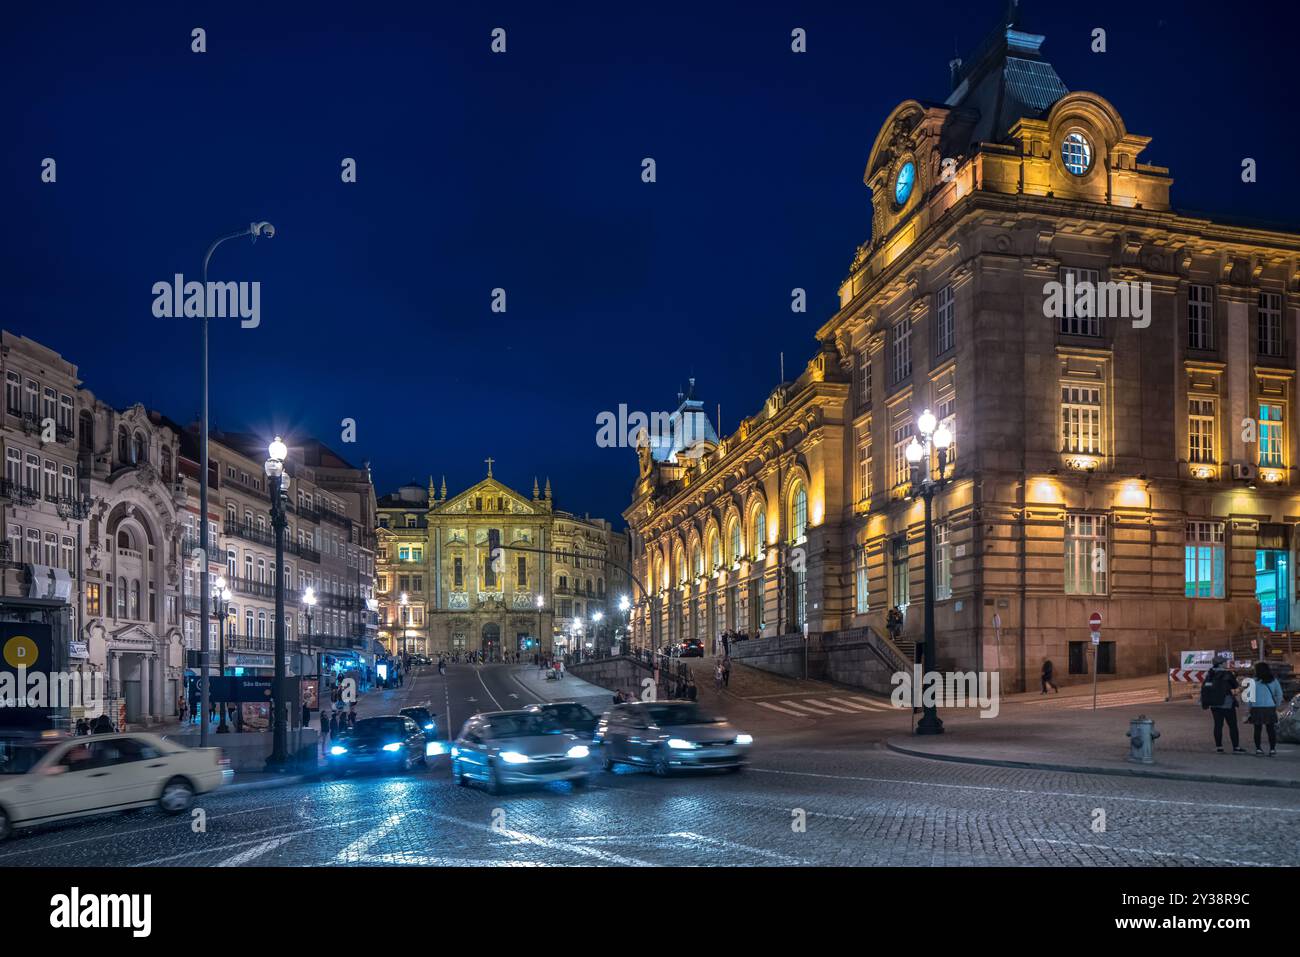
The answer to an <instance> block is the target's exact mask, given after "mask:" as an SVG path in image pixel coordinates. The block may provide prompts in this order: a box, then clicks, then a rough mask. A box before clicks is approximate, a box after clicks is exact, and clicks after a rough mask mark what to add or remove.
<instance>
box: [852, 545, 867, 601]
mask: <svg viewBox="0 0 1300 957" xmlns="http://www.w3.org/2000/svg"><path fill="white" fill-rule="evenodd" d="M869 587H870V580H869V578H868V569H867V547H866V546H865V545H860V546H859V547H858V554H857V557H856V559H855V560H854V563H853V596H854V600H855V602H856V606H855V607H856V609H857V613H858V614H859V615H865V614H866V613H867V612H869V611H870V610H871V596H870V594H869V591H868V589H869Z"/></svg>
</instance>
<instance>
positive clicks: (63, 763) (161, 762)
mask: <svg viewBox="0 0 1300 957" xmlns="http://www.w3.org/2000/svg"><path fill="white" fill-rule="evenodd" d="M231 777H233V772H232V771H231V770H230V764H229V762H228V761H226V760H225V759H224V757H223V756H222V753H221V749H220V748H184V747H181V746H180V745H178V744H175V743H173V742H171V741H166V740H164V739H163V738H160V737H158V736H157V735H153V734H142V733H130V734H96V735H93V736H91V737H76V738H69V737H63V736H59V737H37V738H13V737H10V738H3V739H0V840H3V839H4V838H6V837H8V836H9V835H10V834H11V833H12V832H13V830H14V828H16V827H27V826H30V825H34V824H44V823H46V822H49V821H63V820H68V819H70V818H78V817H88V816H90V815H93V814H104V813H106V812H110V811H129V810H133V809H135V808H142V807H149V806H150V805H157V806H158V807H159V808H161V809H162V810H163V811H164V812H165V813H167V814H181V813H183V812H185V811H187V810H189V808H190V806H191V805H192V804H193V803H194V796H195V795H196V794H205V793H207V792H209V791H214V790H216V789H217V788H219V787H221V786H222V785H223V784H224V783H226V781H228V780H229V779H230V778H231Z"/></svg>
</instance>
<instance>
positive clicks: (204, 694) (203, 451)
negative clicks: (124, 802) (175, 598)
mask: <svg viewBox="0 0 1300 957" xmlns="http://www.w3.org/2000/svg"><path fill="white" fill-rule="evenodd" d="M274 235H275V227H274V226H272V225H271V224H270V223H267V222H260V223H249V224H248V226H246V227H245V228H244V229H240V230H237V231H235V232H233V233H229V234H227V235H225V236H219V237H218V238H216V239H214V240H213V241H212V245H211V246H209V247H208V251H207V252H206V253H205V254H204V255H203V315H202V316H200V317H199V329H200V335H201V337H202V341H203V348H202V353H203V372H202V375H201V376H200V378H201V380H202V383H203V406H202V408H203V411H202V414H201V415H200V416H199V550H200V551H201V552H203V569H202V574H201V575H200V576H199V581H200V589H201V594H200V598H199V674H200V675H201V676H202V679H201V680H200V681H199V711H200V717H201V718H202V720H201V721H199V747H206V746H207V743H208V721H209V720H210V719H209V711H208V663H209V658H210V657H211V654H212V650H211V648H210V647H209V642H208V610H209V607H210V606H209V602H211V601H212V591H211V583H210V582H209V581H208V548H209V545H210V544H211V543H210V542H209V541H208V301H207V296H208V261H209V260H210V259H212V254H213V253H214V252H216V250H217V247H218V246H220V245H221V244H222V243H224V242H225V241H226V240H228V239H239V238H241V237H243V236H250V237H252V240H253V242H257V238H258V237H259V236H265V237H266V238H267V239H270V238H271V237H272V236H274ZM223 710H224V709H223Z"/></svg>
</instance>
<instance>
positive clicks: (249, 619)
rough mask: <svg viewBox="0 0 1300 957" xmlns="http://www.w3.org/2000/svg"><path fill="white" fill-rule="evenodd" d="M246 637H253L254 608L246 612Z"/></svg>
mask: <svg viewBox="0 0 1300 957" xmlns="http://www.w3.org/2000/svg"><path fill="white" fill-rule="evenodd" d="M244 637H245V638H252V637H253V609H251V608H249V609H248V610H247V611H245V612H244Z"/></svg>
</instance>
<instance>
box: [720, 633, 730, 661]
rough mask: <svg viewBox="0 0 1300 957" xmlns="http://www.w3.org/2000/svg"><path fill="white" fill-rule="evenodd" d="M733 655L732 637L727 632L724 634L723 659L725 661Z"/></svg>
mask: <svg viewBox="0 0 1300 957" xmlns="http://www.w3.org/2000/svg"><path fill="white" fill-rule="evenodd" d="M730 655H731V635H730V634H728V633H727V632H725V631H724V632H723V633H722V657H723V658H724V659H725V658H727V657H729V656H730Z"/></svg>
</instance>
